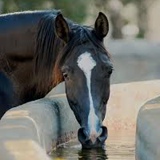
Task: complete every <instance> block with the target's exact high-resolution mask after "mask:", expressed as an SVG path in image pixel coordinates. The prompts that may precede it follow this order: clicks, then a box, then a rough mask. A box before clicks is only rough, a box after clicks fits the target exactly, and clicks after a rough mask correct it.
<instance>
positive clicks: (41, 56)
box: [34, 13, 63, 93]
mask: <svg viewBox="0 0 160 160" xmlns="http://www.w3.org/2000/svg"><path fill="white" fill-rule="evenodd" d="M57 14H59V13H57ZM55 17H56V15H55V14H52V13H50V14H46V15H45V16H43V17H42V18H41V20H40V22H39V24H38V32H37V36H36V46H35V59H34V60H35V75H36V81H37V82H38V87H37V88H38V90H37V91H38V92H41V90H43V91H45V90H46V93H47V92H48V89H50V88H47V87H46V86H50V87H52V77H51V75H52V72H53V67H54V64H55V61H56V57H57V54H58V52H59V48H61V47H63V43H62V42H61V40H60V39H58V38H57V37H56V35H55V32H54V20H55ZM46 83H50V85H48V84H47V85H46Z"/></svg>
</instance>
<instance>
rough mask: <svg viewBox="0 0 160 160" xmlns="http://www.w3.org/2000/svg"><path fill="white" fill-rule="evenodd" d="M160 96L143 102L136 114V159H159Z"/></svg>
mask: <svg viewBox="0 0 160 160" xmlns="http://www.w3.org/2000/svg"><path fill="white" fill-rule="evenodd" d="M159 125H160V96H159V97H157V98H155V99H152V100H150V101H148V102H147V103H145V104H144V105H143V106H142V107H141V109H140V111H139V114H138V118H137V130H136V160H152V159H153V160H159V159H160V127H159Z"/></svg>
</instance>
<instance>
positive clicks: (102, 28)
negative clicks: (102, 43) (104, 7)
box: [94, 12, 109, 39]
mask: <svg viewBox="0 0 160 160" xmlns="http://www.w3.org/2000/svg"><path fill="white" fill-rule="evenodd" d="M94 29H95V32H96V35H97V36H98V37H99V38H100V39H103V38H104V37H105V36H106V35H107V34H108V31H109V22H108V19H107V17H106V16H105V14H103V13H102V12H99V14H98V17H97V19H96V21H95V25H94Z"/></svg>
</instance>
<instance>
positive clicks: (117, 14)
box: [0, 0, 160, 40]
mask: <svg viewBox="0 0 160 160" xmlns="http://www.w3.org/2000/svg"><path fill="white" fill-rule="evenodd" d="M157 6H160V0H153V1H151V0H0V12H1V13H8V12H15V11H24V10H39V9H60V10H62V12H63V14H64V15H65V16H66V17H68V18H70V19H72V20H73V21H75V22H78V23H89V24H93V23H94V20H95V17H96V16H97V14H98V11H103V12H105V13H106V14H107V15H108V17H109V20H110V25H111V28H112V29H111V34H110V37H111V38H113V39H121V38H128V37H129V38H130V37H132V38H150V39H156V40H157V39H159V37H158V36H157V32H156V31H157V30H158V27H156V26H157V20H158V19H156V17H157V18H158V16H160V15H159V14H160V13H158V11H159V10H160V7H159V8H157V10H155V8H156V7H157ZM154 10H155V11H154ZM153 12H154V13H153ZM154 14H155V16H154ZM157 14H158V15H157ZM156 15H157V16H156ZM151 16H152V17H155V18H154V19H155V20H154V19H153V18H151ZM153 21H154V23H155V24H154V23H153ZM155 28H156V29H155ZM153 30H155V33H153ZM153 34H154V35H153Z"/></svg>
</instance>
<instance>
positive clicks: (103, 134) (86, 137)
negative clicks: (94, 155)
mask: <svg viewBox="0 0 160 160" xmlns="http://www.w3.org/2000/svg"><path fill="white" fill-rule="evenodd" d="M78 139H79V141H80V143H81V144H82V147H83V148H99V147H103V146H104V142H105V140H106V139H107V128H106V127H104V126H102V127H100V129H99V130H98V132H96V131H94V132H91V133H89V132H88V130H87V129H86V128H80V129H79V130H78Z"/></svg>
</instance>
